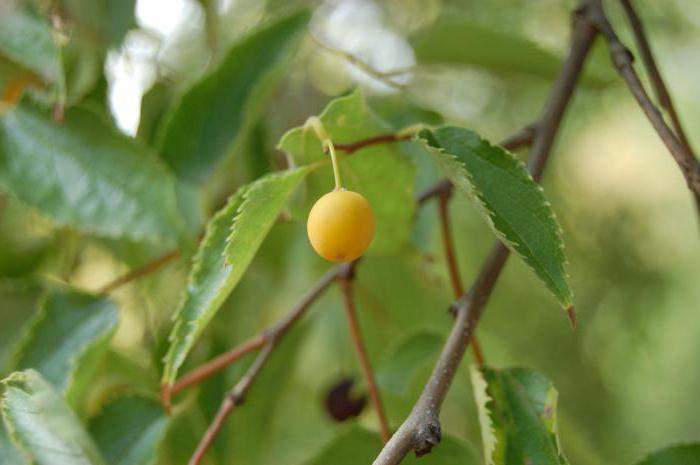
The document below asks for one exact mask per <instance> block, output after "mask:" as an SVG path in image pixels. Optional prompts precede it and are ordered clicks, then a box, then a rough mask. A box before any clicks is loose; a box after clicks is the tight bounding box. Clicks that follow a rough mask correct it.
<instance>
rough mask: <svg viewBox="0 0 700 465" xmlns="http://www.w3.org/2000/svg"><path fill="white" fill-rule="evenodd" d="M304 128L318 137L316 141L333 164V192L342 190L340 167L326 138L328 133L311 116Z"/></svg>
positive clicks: (333, 147) (332, 147)
mask: <svg viewBox="0 0 700 465" xmlns="http://www.w3.org/2000/svg"><path fill="white" fill-rule="evenodd" d="M304 127H306V128H308V127H310V128H311V129H313V130H314V133H315V134H316V137H318V139H319V140H320V141H321V147H322V148H323V151H324V152H328V154H329V155H330V156H331V163H332V164H333V177H334V178H335V190H337V191H338V190H340V189H342V188H343V183H342V182H341V180H340V166H339V165H338V157H337V155H336V153H335V145H333V141H332V140H331V138H330V137H328V133H327V132H326V129H325V128H324V127H323V123H322V122H321V120H320V119H318V118H317V117H316V116H312V117H310V118H309V119H307V120H306V124H304Z"/></svg>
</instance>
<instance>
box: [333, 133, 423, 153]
mask: <svg viewBox="0 0 700 465" xmlns="http://www.w3.org/2000/svg"><path fill="white" fill-rule="evenodd" d="M412 137H413V134H409V133H406V134H402V133H392V134H381V135H379V136H374V137H370V138H367V139H363V140H358V141H356V142H352V143H349V144H333V145H335V149H336V150H339V151H342V152H345V153H347V154H348V155H349V154H351V153H354V152H357V151H358V150H360V149H363V148H365V147H369V146H370V145H377V144H388V143H391V142H401V141H403V140H409V139H410V138H412Z"/></svg>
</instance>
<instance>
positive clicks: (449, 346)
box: [374, 10, 596, 465]
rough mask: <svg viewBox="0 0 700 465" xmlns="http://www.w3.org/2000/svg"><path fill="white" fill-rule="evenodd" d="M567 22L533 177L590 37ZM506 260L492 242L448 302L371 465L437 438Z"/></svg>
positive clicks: (392, 463)
mask: <svg viewBox="0 0 700 465" xmlns="http://www.w3.org/2000/svg"><path fill="white" fill-rule="evenodd" d="M573 22H574V27H573V39H572V45H571V48H570V51H569V55H568V57H567V59H566V62H565V63H564V65H563V67H562V70H561V72H560V74H559V76H558V77H557V80H556V81H555V83H554V85H553V88H552V91H551V93H550V97H549V100H548V102H547V104H546V105H545V108H544V111H543V114H542V116H541V118H540V120H539V122H538V125H537V131H536V135H535V138H534V140H533V145H532V149H531V154H530V160H529V167H530V172H531V173H532V175H533V178H535V179H536V180H539V179H540V178H541V176H542V172H543V170H544V166H545V164H546V161H547V159H548V157H549V154H550V151H551V147H552V144H553V142H554V137H555V135H556V133H557V130H558V128H559V125H560V123H561V120H562V117H563V116H564V111H565V110H566V107H567V105H568V103H569V101H570V100H571V96H572V93H573V90H574V87H575V85H576V82H577V80H578V77H579V75H580V74H581V70H582V67H583V64H584V62H585V59H586V57H587V56H588V53H589V51H590V48H591V45H592V44H593V41H594V39H595V36H596V31H595V29H594V28H593V27H591V25H590V23H589V22H587V21H585V19H584V18H583V16H582V14H581V10H577V12H576V13H575V14H574V21H573ZM507 258H508V249H506V248H505V246H503V245H502V244H501V243H496V244H495V245H494V246H493V247H492V249H491V252H490V253H489V256H488V258H487V259H486V261H485V262H484V264H483V266H482V268H481V271H480V273H479V275H478V276H477V278H476V280H475V281H474V283H473V284H472V287H471V289H470V290H469V292H468V293H467V294H465V295H463V296H462V297H461V298H460V299H458V300H456V301H455V302H454V304H453V305H454V307H455V308H456V311H457V318H456V320H455V323H454V325H453V327H452V330H451V331H450V334H449V336H448V338H447V341H446V343H445V346H444V347H443V350H442V352H441V354H440V357H439V358H438V361H437V363H436V365H435V368H434V369H433V372H432V374H431V375H430V379H429V380H428V382H427V384H426V386H425V388H424V389H423V392H422V394H421V396H420V398H419V399H418V401H417V402H416V404H415V406H414V407H413V410H412V411H411V414H410V415H409V416H408V418H407V419H406V420H405V421H404V423H403V424H402V425H401V427H400V428H399V429H398V431H397V432H396V433H394V436H393V437H392V438H391V440H390V441H389V443H387V444H386V445H385V446H384V448H383V449H382V451H381V452H380V454H379V456H378V457H377V458H376V459H375V461H374V465H396V464H398V463H400V462H401V460H403V458H404V457H405V456H406V454H407V453H408V452H409V451H410V450H411V449H413V451H414V452H415V453H416V455H418V456H420V455H423V454H427V453H429V452H430V451H431V450H432V448H433V447H434V446H435V445H437V444H438V443H439V442H440V437H441V430H440V421H439V413H440V408H441V407H442V403H443V401H444V399H445V395H446V394H447V391H448V390H449V387H450V385H451V384H452V380H453V379H454V375H455V372H456V370H457V368H458V366H459V364H460V362H461V360H462V357H463V356H464V352H465V350H466V347H467V344H468V343H469V340H470V338H471V335H472V333H473V331H474V329H475V327H476V325H477V323H478V322H479V318H480V317H481V314H482V311H483V309H484V306H485V305H486V302H487V300H488V298H489V296H490V295H491V292H492V290H493V288H494V286H495V284H496V280H497V279H498V276H499V275H500V272H501V270H502V269H503V266H504V265H505V262H506V259H507Z"/></svg>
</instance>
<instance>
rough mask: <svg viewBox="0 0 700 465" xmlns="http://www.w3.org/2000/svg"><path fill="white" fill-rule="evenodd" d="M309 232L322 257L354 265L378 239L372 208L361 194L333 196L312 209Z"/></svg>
mask: <svg viewBox="0 0 700 465" xmlns="http://www.w3.org/2000/svg"><path fill="white" fill-rule="evenodd" d="M306 232H307V233H308V235H309V241H310V242H311V245H312V246H313V248H314V250H315V251H316V252H317V253H318V254H319V255H320V256H322V257H323V258H325V259H327V260H331V261H333V262H350V261H352V260H355V259H356V258H358V257H359V256H360V255H362V254H363V253H364V251H365V250H367V247H369V244H370V242H372V238H373V237H374V215H373V214H372V207H370V205H369V202H367V199H365V198H364V197H363V196H362V195H360V194H358V193H357V192H352V191H346V190H338V191H333V192H329V193H328V194H326V195H324V196H323V197H321V198H320V199H318V201H316V203H315V204H314V206H313V207H312V208H311V211H310V212H309V219H308V221H307V223H306Z"/></svg>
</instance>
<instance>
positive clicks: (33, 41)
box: [0, 8, 63, 84]
mask: <svg viewBox="0 0 700 465" xmlns="http://www.w3.org/2000/svg"><path fill="white" fill-rule="evenodd" d="M4 10H5V9H3V15H0V54H2V55H5V56H6V57H7V58H9V59H10V60H12V61H14V62H15V63H17V64H19V65H21V66H22V67H24V68H26V69H28V70H30V71H32V72H34V73H36V74H37V75H39V76H41V77H42V78H43V79H45V80H46V81H48V82H54V83H59V84H62V82H63V67H62V64H61V55H60V50H59V48H58V45H57V44H56V41H55V40H54V36H53V32H52V31H51V26H50V25H49V23H48V21H47V20H46V19H44V18H42V17H41V16H39V15H37V14H35V13H33V12H32V11H30V10H29V9H28V8H15V9H14V10H12V9H11V10H10V13H9V14H6V12H5V11H4Z"/></svg>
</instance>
